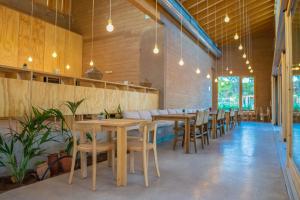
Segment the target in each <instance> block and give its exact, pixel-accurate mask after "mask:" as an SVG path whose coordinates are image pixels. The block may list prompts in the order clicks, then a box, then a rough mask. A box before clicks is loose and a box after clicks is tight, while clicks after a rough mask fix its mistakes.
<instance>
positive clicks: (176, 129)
mask: <svg viewBox="0 0 300 200" xmlns="http://www.w3.org/2000/svg"><path fill="white" fill-rule="evenodd" d="M174 135H175V137H174V141H173V150H175V149H176V145H177V141H178V121H175V125H174Z"/></svg>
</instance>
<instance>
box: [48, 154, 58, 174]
mask: <svg viewBox="0 0 300 200" xmlns="http://www.w3.org/2000/svg"><path fill="white" fill-rule="evenodd" d="M57 160H58V153H53V154H50V155H48V165H50V172H51V176H54V175H56V174H58V170H59V163H58V162H55V161H57Z"/></svg>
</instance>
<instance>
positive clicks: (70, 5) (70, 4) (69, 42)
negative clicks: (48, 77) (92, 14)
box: [66, 1, 72, 70]
mask: <svg viewBox="0 0 300 200" xmlns="http://www.w3.org/2000/svg"><path fill="white" fill-rule="evenodd" d="M71 14H72V1H70V2H69V32H68V36H69V38H68V46H69V50H70V49H71ZM67 56H68V57H67V60H68V61H69V60H70V51H68V54H67ZM70 68H71V66H70V64H69V62H67V64H66V69H67V70H69V69H70Z"/></svg>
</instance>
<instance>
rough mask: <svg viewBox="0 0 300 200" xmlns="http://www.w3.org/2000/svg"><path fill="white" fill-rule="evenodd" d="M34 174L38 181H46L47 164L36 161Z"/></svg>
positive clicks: (47, 174)
mask: <svg viewBox="0 0 300 200" xmlns="http://www.w3.org/2000/svg"><path fill="white" fill-rule="evenodd" d="M35 166H36V174H37V176H38V178H39V180H43V179H46V178H48V177H49V176H50V173H49V171H48V163H47V161H38V162H37V163H36V164H35Z"/></svg>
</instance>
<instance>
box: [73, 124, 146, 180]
mask: <svg viewBox="0 0 300 200" xmlns="http://www.w3.org/2000/svg"><path fill="white" fill-rule="evenodd" d="M143 122H145V123H146V122H148V121H146V120H138V119H105V120H85V121H77V122H76V126H77V127H81V126H82V128H85V127H88V126H95V125H97V126H99V127H100V128H101V129H102V130H104V129H105V128H107V129H108V130H114V131H116V132H117V174H116V185H117V186H126V185H127V128H129V127H133V126H137V125H140V124H141V123H143ZM81 159H82V162H81V167H82V169H83V176H84V177H86V176H87V161H86V154H84V157H83V158H81Z"/></svg>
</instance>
